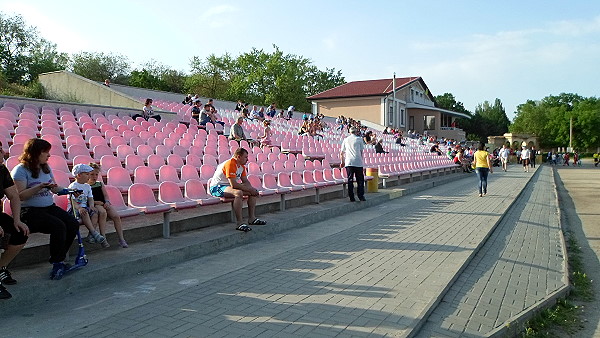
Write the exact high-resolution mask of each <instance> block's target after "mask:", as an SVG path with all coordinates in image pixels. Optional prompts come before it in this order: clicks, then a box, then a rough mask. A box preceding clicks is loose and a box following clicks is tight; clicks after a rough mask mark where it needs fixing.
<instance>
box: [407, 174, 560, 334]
mask: <svg viewBox="0 0 600 338" xmlns="http://www.w3.org/2000/svg"><path fill="white" fill-rule="evenodd" d="M539 170H541V172H540V173H538V174H539V175H537V176H536V177H535V178H534V179H533V181H532V182H531V183H530V184H529V185H528V186H527V188H526V189H525V190H524V191H523V193H522V195H521V196H520V197H519V198H518V199H517V201H516V203H515V206H514V207H513V208H511V209H509V211H508V212H507V214H506V215H505V217H504V218H503V219H502V221H501V222H500V224H499V225H498V227H497V228H496V230H495V231H494V233H493V234H492V236H491V237H490V238H489V240H488V241H487V242H486V243H485V245H484V246H483V247H482V248H481V250H480V251H479V252H478V253H477V255H476V256H475V258H474V259H473V260H472V261H471V262H470V263H469V265H468V266H467V268H466V269H465V270H464V272H463V273H462V274H461V275H460V277H459V278H458V280H457V281H456V283H454V284H453V285H452V287H451V288H450V291H449V292H448V293H447V294H446V296H445V297H444V299H443V300H442V302H441V303H440V304H439V306H437V308H436V309H435V311H434V312H433V314H432V315H431V316H430V317H429V318H428V320H427V324H426V325H425V326H424V327H423V328H422V329H421V331H420V334H419V335H418V336H419V337H435V336H443V337H454V336H460V335H465V334H466V335H474V336H482V335H486V334H488V333H490V332H492V331H493V330H494V329H495V328H498V327H500V326H502V325H503V324H504V323H506V322H507V321H508V320H509V319H510V318H512V317H514V316H516V315H518V314H519V313H521V312H523V310H524V309H527V308H529V307H532V306H534V305H535V304H536V303H538V302H540V301H543V300H544V298H545V297H546V296H548V295H549V294H550V293H552V292H553V291H556V290H558V289H559V288H561V287H563V286H564V285H565V280H564V276H565V274H564V266H563V265H564V262H565V260H564V257H563V247H562V239H561V230H560V223H559V215H558V203H557V198H556V189H555V187H554V182H553V178H552V172H551V169H550V168H549V167H542V168H540V169H539Z"/></svg>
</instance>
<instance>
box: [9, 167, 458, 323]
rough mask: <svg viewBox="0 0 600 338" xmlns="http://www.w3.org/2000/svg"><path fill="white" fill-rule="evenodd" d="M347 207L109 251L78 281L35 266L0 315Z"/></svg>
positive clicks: (381, 197)
mask: <svg viewBox="0 0 600 338" xmlns="http://www.w3.org/2000/svg"><path fill="white" fill-rule="evenodd" d="M466 177H467V176H454V175H446V176H441V177H435V178H432V179H430V180H426V181H419V182H415V183H411V184H408V185H406V186H403V187H401V188H396V189H388V190H386V191H384V192H379V193H377V194H372V196H370V195H371V194H369V195H368V196H367V197H369V199H368V200H367V201H366V202H356V203H353V204H352V211H356V210H361V209H365V208H369V207H372V206H376V205H379V204H381V203H384V202H387V201H389V200H393V199H396V198H400V197H402V196H405V195H409V194H414V193H417V192H421V191H424V190H427V189H429V188H432V187H435V186H439V185H442V184H445V183H448V182H451V181H455V180H457V179H462V178H466ZM348 203H349V202H348V201H347V200H346V199H337V200H332V201H327V202H323V203H321V204H311V205H307V206H304V207H302V208H294V209H290V210H286V211H285V212H275V213H272V214H270V216H269V220H270V222H269V225H268V226H266V227H254V229H253V231H251V232H249V233H241V232H239V231H232V229H231V224H227V225H219V226H211V227H207V228H202V229H199V231H190V232H183V233H176V234H173V236H172V237H171V238H169V239H163V238H156V239H152V240H149V241H147V242H145V243H139V244H138V245H136V246H135V247H130V248H129V249H127V252H126V254H123V253H124V251H123V250H109V251H105V252H102V253H100V254H95V255H94V256H93V259H92V260H91V262H90V264H89V265H88V266H86V267H84V268H83V269H81V270H79V271H77V272H73V273H74V274H76V275H77V277H76V278H73V277H72V276H69V275H68V276H65V277H64V278H63V279H62V280H60V281H51V280H49V279H47V273H49V265H48V264H47V263H41V264H36V265H34V266H31V267H29V268H26V269H21V270H20V271H19V273H18V279H19V280H20V282H19V284H17V285H14V286H11V288H10V291H11V293H12V294H13V295H14V296H15V297H14V298H13V299H12V300H11V303H10V305H11V306H10V307H3V308H2V309H0V314H2V313H3V312H4V311H14V310H15V309H16V308H21V307H27V306H31V305H32V304H35V303H39V302H51V301H52V299H53V298H54V297H57V296H67V295H69V294H72V293H73V290H76V289H80V288H86V287H91V286H93V285H97V284H101V283H102V282H104V281H110V280H113V279H115V278H122V277H123V276H127V275H132V274H143V273H148V272H151V271H153V270H156V269H159V268H164V267H167V266H170V265H174V264H178V263H180V262H182V261H187V260H191V259H195V258H199V257H202V256H205V255H209V254H213V253H217V252H219V251H223V250H226V249H229V248H232V247H235V246H239V245H243V244H248V243H251V242H255V241H258V240H261V239H265V238H267V237H269V236H272V235H275V234H277V233H281V232H283V231H286V230H289V229H293V228H300V227H305V226H308V225H310V224H314V223H317V222H321V221H324V220H327V219H330V218H333V217H336V216H341V215H344V214H346V213H348ZM271 219H273V221H271ZM190 243H192V244H190Z"/></svg>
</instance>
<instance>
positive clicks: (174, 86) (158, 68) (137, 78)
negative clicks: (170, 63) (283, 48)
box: [129, 60, 185, 93]
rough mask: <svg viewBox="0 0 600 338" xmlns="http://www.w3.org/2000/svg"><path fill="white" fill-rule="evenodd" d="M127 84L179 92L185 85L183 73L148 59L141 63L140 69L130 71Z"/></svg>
mask: <svg viewBox="0 0 600 338" xmlns="http://www.w3.org/2000/svg"><path fill="white" fill-rule="evenodd" d="M129 85H130V86H135V87H141V88H149V89H156V90H164V91H169V92H174V93H181V92H183V89H184V85H185V74H183V72H180V71H176V70H173V69H171V68H169V67H167V66H165V65H163V64H161V63H159V62H157V61H155V60H150V61H148V62H146V63H145V64H143V65H142V69H141V70H137V69H136V70H134V71H132V72H131V75H130V77H129Z"/></svg>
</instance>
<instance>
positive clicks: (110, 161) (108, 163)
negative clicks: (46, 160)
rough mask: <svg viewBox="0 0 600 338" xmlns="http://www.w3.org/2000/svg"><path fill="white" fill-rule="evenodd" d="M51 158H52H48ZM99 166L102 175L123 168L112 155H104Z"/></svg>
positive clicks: (119, 161)
mask: <svg viewBox="0 0 600 338" xmlns="http://www.w3.org/2000/svg"><path fill="white" fill-rule="evenodd" d="M50 158H52V157H50ZM100 166H101V167H102V173H103V174H104V175H106V174H107V173H108V170H109V169H110V168H123V164H122V163H121V160H119V159H118V158H117V157H116V156H114V155H104V156H102V157H101V158H100Z"/></svg>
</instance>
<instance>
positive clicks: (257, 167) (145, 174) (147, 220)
mask: <svg viewBox="0 0 600 338" xmlns="http://www.w3.org/2000/svg"><path fill="white" fill-rule="evenodd" d="M23 101H24V100H23V99H20V100H18V101H15V102H13V101H10V100H7V101H1V100H0V140H1V141H2V147H3V149H4V150H5V151H6V152H7V153H8V155H9V157H8V158H7V159H6V161H5V164H6V166H7V167H8V169H9V170H10V169H12V168H13V167H14V166H15V165H16V164H17V163H18V156H19V155H20V154H21V152H22V149H23V145H24V143H25V142H26V141H27V140H28V139H29V138H32V137H40V138H42V139H45V140H47V141H49V142H50V143H51V144H52V151H51V155H52V156H51V157H50V166H51V168H52V169H53V172H54V175H55V178H56V180H57V182H58V183H59V184H60V185H65V186H66V185H68V184H69V182H70V181H72V180H73V178H72V177H71V174H70V172H69V171H70V168H71V167H72V166H73V165H74V164H77V163H88V162H95V163H98V164H100V165H101V166H102V176H101V177H102V179H103V180H104V182H105V183H106V184H107V189H108V191H109V194H110V195H111V198H110V199H111V201H116V202H113V204H114V205H115V206H116V207H117V209H118V210H119V214H120V215H121V217H128V219H127V221H126V222H124V223H126V224H127V223H128V224H133V226H132V227H128V226H127V225H126V237H128V240H129V241H133V242H135V241H136V238H133V239H129V238H131V237H132V235H131V234H136V235H134V236H137V240H145V239H149V238H152V236H156V235H158V233H157V232H154V231H148V232H146V233H145V234H143V235H140V234H141V231H140V230H136V229H139V228H154V227H156V226H159V228H160V225H162V229H161V230H160V231H161V232H162V236H163V237H169V236H170V234H171V232H176V231H185V230H190V229H195V228H199V227H205V226H208V225H211V224H218V223H222V222H227V221H229V220H230V219H232V217H233V214H232V213H231V210H229V205H228V204H227V203H228V202H230V201H228V200H224V201H222V200H219V199H215V198H212V197H211V196H209V195H208V194H206V184H207V181H208V180H209V179H210V178H211V177H212V174H213V173H214V170H215V167H216V166H217V165H218V164H219V163H221V162H222V161H224V160H227V159H229V158H231V154H232V153H233V152H234V151H235V149H237V147H238V144H237V142H235V141H230V140H228V139H227V137H226V136H225V135H224V134H223V133H224V132H225V133H228V131H229V128H230V126H231V124H232V123H234V121H235V119H236V117H237V115H236V112H234V111H230V110H224V109H221V110H219V115H220V119H221V120H222V121H224V122H225V126H224V127H221V126H220V125H219V124H217V125H216V126H214V125H212V124H209V125H208V127H207V128H205V129H202V128H200V127H199V126H198V125H197V124H195V123H194V122H195V121H194V120H191V118H190V116H189V106H187V105H182V104H179V103H176V102H171V103H168V102H162V101H159V102H157V104H160V105H162V109H164V110H167V108H168V109H170V110H172V111H173V112H174V113H176V114H177V115H176V116H175V115H173V116H169V118H168V119H163V121H161V122H157V121H155V120H153V119H150V120H149V121H145V120H143V119H141V118H138V119H136V120H133V119H132V118H131V117H129V114H116V113H114V112H106V111H101V110H95V109H91V108H90V109H88V110H85V109H83V108H79V109H73V108H72V107H68V106H65V107H63V106H60V105H55V106H47V105H41V104H38V103H36V102H35V101H33V102H31V103H23ZM296 115H299V114H296ZM169 119H170V120H169ZM190 120H191V121H193V122H192V123H190V124H189V125H187V124H183V123H180V122H181V121H183V122H189V121H190ZM301 122H302V121H301V119H300V118H298V117H296V118H293V119H291V120H285V119H277V118H275V119H273V120H272V124H271V129H272V131H273V136H272V145H273V146H272V147H264V148H259V147H250V146H249V144H248V143H247V142H245V141H242V146H244V147H246V149H247V150H248V151H249V153H250V156H249V161H250V162H249V164H248V167H247V169H248V172H249V175H250V176H249V179H250V180H251V182H252V183H253V185H256V186H258V188H259V190H260V194H261V196H264V199H263V198H261V203H262V207H261V208H262V209H261V208H259V210H263V212H264V211H273V210H285V209H286V208H289V207H294V206H297V205H301V204H302V203H315V202H316V203H319V202H320V201H321V200H326V199H331V198H340V197H343V196H345V193H346V191H345V189H346V179H345V178H346V177H345V171H344V170H340V169H339V168H337V167H338V166H339V152H340V147H341V143H342V140H343V139H344V138H345V137H346V136H347V133H345V131H340V130H337V128H335V127H336V126H335V125H333V124H330V126H329V127H331V128H327V129H326V130H325V131H324V132H323V135H324V136H323V137H322V138H319V139H314V138H312V137H310V136H299V135H297V130H298V128H299V127H300V125H301ZM243 128H244V130H245V133H246V135H247V136H249V137H250V138H252V139H256V138H257V137H258V136H259V135H261V134H262V131H263V127H262V123H260V122H259V121H245V122H244V124H243ZM381 136H382V137H383V140H384V142H383V145H384V148H385V149H386V150H387V151H388V153H387V154H376V153H375V150H374V148H373V147H372V146H368V148H367V149H366V151H365V156H364V160H365V167H366V168H377V169H378V170H379V175H380V178H381V179H382V181H381V182H380V183H383V186H384V187H387V186H388V185H395V184H399V183H403V182H412V181H413V180H414V179H420V180H421V179H424V178H429V177H432V176H438V175H441V174H446V173H448V172H455V171H456V169H457V167H456V166H455V165H454V164H453V163H452V162H451V161H450V160H448V159H447V158H446V157H445V156H437V154H431V153H429V151H428V150H429V146H427V145H419V144H418V143H417V142H416V141H415V140H411V139H405V140H404V143H405V144H406V146H405V147H400V146H399V145H397V144H396V143H395V142H394V141H395V140H394V138H393V137H392V136H391V135H381ZM394 182H396V183H394ZM119 193H120V194H121V195H120V196H119ZM59 202H60V201H59ZM224 203H225V204H224ZM6 205H7V203H4V206H5V208H4V210H7V208H6ZM190 208H191V209H190ZM223 208H225V209H223ZM180 209H190V210H185V211H182V214H183V213H184V212H185V215H186V217H188V218H198V217H200V218H201V219H202V225H195V226H190V225H189V224H188V223H185V222H183V223H182V224H185V225H177V222H175V226H172V224H171V223H173V222H172V220H171V218H173V216H171V212H172V211H175V210H180ZM199 209H202V210H199ZM224 210H225V211H224ZM154 213H159V214H162V220H159V219H157V218H156V216H154V215H150V214H154ZM198 215H204V216H198ZM209 215H212V216H209ZM215 215H217V216H215ZM219 215H220V216H219ZM223 215H225V216H223ZM176 218H178V217H176ZM112 235H114V234H111V235H110V236H109V240H110V239H112V240H113V242H114V238H112ZM36 236H37V235H36ZM36 236H34V237H36ZM44 238H45V237H44ZM45 243H47V239H40V240H38V241H35V240H34V241H33V242H32V243H30V244H28V247H27V248H28V249H30V248H31V247H32V246H38V247H44V246H45V245H46V244H45ZM38 249H39V248H38ZM26 251H27V250H26ZM34 251H35V252H37V253H38V256H36V257H31V256H29V257H27V258H24V259H23V258H19V257H18V258H17V260H16V261H15V264H17V265H19V264H27V263H31V262H35V261H43V260H44V258H43V257H45V255H44V254H43V253H42V252H43V251H40V250H34ZM20 256H27V255H20Z"/></svg>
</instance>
